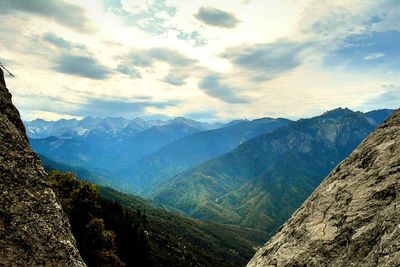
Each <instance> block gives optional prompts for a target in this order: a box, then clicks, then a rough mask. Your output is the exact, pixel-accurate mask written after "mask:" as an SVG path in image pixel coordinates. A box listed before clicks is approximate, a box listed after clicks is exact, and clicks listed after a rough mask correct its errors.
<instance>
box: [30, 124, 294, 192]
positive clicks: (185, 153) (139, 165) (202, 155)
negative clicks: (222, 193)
mask: <svg viewBox="0 0 400 267" xmlns="http://www.w3.org/2000/svg"><path fill="white" fill-rule="evenodd" d="M114 120H115V121H114ZM135 121H137V120H135ZM38 122H39V123H40V126H39V125H38ZM65 122H66V124H65V125H66V126H65V127H60V124H64V123H65ZM77 122H79V123H80V124H79V125H80V126H77V125H76V123H77ZM89 122H90V123H89ZM141 122H142V123H141V125H143V124H144V123H143V121H141ZM71 123H74V126H71V127H69V126H68V125H70V124H71ZM157 123H158V125H156V126H151V127H149V128H143V129H142V130H141V131H139V130H138V129H137V130H136V131H135V132H133V131H132V130H131V129H132V127H129V125H132V122H131V123H127V120H124V119H122V118H115V119H112V118H107V119H91V118H86V119H83V120H82V121H76V120H69V121H66V120H62V121H61V123H60V121H55V122H47V121H42V120H35V121H32V122H26V123H25V124H26V127H27V132H36V133H39V132H40V136H45V138H32V136H33V135H31V138H30V141H31V145H32V147H33V149H34V150H35V151H36V152H38V153H39V154H41V155H42V156H45V157H47V158H48V159H51V160H54V161H56V162H60V163H65V164H68V165H71V166H75V167H83V168H85V169H87V170H90V171H92V172H94V173H97V174H99V175H101V176H106V177H108V179H109V180H110V181H109V183H108V184H105V185H109V184H114V185H116V187H117V188H118V189H120V190H123V191H126V192H135V193H140V194H142V195H150V194H151V192H153V191H154V189H155V188H157V187H158V186H159V185H163V184H165V183H167V182H169V181H170V180H171V179H172V177H173V176H174V175H175V174H177V173H178V172H179V171H183V170H186V169H187V168H189V167H191V166H194V165H195V164H198V163H201V162H203V161H206V160H209V159H211V158H213V157H216V156H219V155H221V154H223V153H225V152H228V151H230V150H231V149H233V148H235V147H236V146H238V145H240V144H241V143H242V142H244V141H247V140H249V139H250V138H252V137H254V136H257V135H259V134H262V133H266V132H269V131H272V130H274V129H277V128H279V127H282V126H285V125H287V124H288V123H290V120H287V119H280V118H279V119H272V118H263V119H258V120H253V121H247V120H240V121H235V122H231V123H229V124H227V125H226V126H223V127H220V128H218V129H211V130H210V128H215V127H217V126H221V125H220V124H208V123H202V122H196V121H193V120H189V119H185V118H176V119H173V120H170V121H168V122H167V123H164V124H161V123H160V122H159V121H158V122H157ZM53 124H54V126H52V125H53ZM82 125H85V127H86V128H83V126H82ZM105 125H108V126H107V127H106V126H105ZM110 125H114V128H112V127H111V126H110ZM124 125H125V126H124ZM117 126H118V127H117ZM32 127H33V128H32ZM37 129H40V131H38V130H37ZM46 129H48V131H46ZM83 129H85V130H83ZM83 132H84V133H85V134H81V133H83ZM127 132H129V134H127ZM71 133H73V134H71ZM51 134H53V135H55V136H53V135H51ZM49 135H50V136H49ZM34 136H39V135H38V134H36V135H34ZM118 185H120V186H118Z"/></svg>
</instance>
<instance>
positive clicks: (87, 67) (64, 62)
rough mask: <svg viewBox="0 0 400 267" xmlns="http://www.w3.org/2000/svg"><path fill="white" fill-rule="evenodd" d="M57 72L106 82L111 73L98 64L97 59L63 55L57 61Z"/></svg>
mask: <svg viewBox="0 0 400 267" xmlns="http://www.w3.org/2000/svg"><path fill="white" fill-rule="evenodd" d="M54 69H55V70H57V71H59V72H62V73H67V74H71V75H75V76H81V77H86V78H91V79H95V80H104V79H106V78H107V77H108V75H109V74H110V73H111V71H110V70H109V69H108V68H107V67H106V66H103V65H101V64H100V63H99V62H97V60H96V59H93V58H91V57H87V56H72V55H67V54H63V55H61V56H59V57H58V58H57V59H56V66H55V67H54Z"/></svg>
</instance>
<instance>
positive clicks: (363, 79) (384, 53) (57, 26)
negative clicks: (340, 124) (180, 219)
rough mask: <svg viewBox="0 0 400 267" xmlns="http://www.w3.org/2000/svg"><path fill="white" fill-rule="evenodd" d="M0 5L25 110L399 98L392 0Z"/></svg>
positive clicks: (171, 111)
mask: <svg viewBox="0 0 400 267" xmlns="http://www.w3.org/2000/svg"><path fill="white" fill-rule="evenodd" d="M0 9H1V10H2V12H1V14H0V18H1V19H2V24H1V25H0V35H1V36H2V38H1V39H0V47H1V50H0V62H2V63H3V64H6V65H7V67H9V68H10V69H11V70H12V72H13V73H14V74H15V75H16V78H14V79H10V78H7V77H6V78H7V84H8V87H9V88H10V90H11V92H12V93H13V94H14V96H15V97H14V101H15V103H16V105H17V107H18V108H19V109H20V111H21V113H22V116H23V117H24V118H29V119H32V118H35V117H43V118H46V119H49V118H50V119H51V118H54V119H56V118H60V117H66V118H67V117H68V118H70V117H78V118H81V117H83V116H89V115H90V116H107V115H108V116H114V115H115V116H143V117H146V116H147V117H149V116H150V117H155V116H158V117H162V116H165V117H174V116H189V117H191V118H198V119H202V120H213V121H214V120H223V121H227V120H230V119H236V118H243V117H246V118H249V119H252V118H257V117H265V116H281V117H290V118H300V117H307V116H311V115H316V114H318V113H319V112H323V111H326V110H327V109H330V108H335V107H337V106H346V107H349V108H352V109H362V110H364V111H365V110H369V109H377V108H386V107H389V108H394V107H395V106H396V105H398V104H396V103H398V92H399V87H398V86H396V85H398V84H400V76H399V75H398V73H399V67H400V63H399V62H400V47H399V46H398V43H399V42H400V17H399V16H398V14H399V12H400V5H398V3H397V1H394V0H380V1H362V0H355V1H347V0H338V1H318V0H301V1H295V0H282V1H263V0H252V1H228V0H221V1H211V0H204V1H201V2H200V1H180V0H146V1H135V0H103V1H79V0H54V1H11V0H10V1H8V0H4V1H0ZM389 85H393V86H391V87H388V86H389ZM385 86H386V87H385ZM30 95H32V97H28V96H30ZM396 101H397V102H396ZM118 108H119V110H118Z"/></svg>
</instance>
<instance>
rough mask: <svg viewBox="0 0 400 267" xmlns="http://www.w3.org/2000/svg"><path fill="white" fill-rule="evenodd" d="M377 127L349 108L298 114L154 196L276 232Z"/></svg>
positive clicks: (195, 212)
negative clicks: (298, 117) (308, 116)
mask: <svg viewBox="0 0 400 267" xmlns="http://www.w3.org/2000/svg"><path fill="white" fill-rule="evenodd" d="M375 127H376V124H374V123H371V122H370V121H369V120H368V118H367V117H366V116H365V115H364V114H362V113H360V112H352V111H351V110H348V109H337V110H333V111H330V112H327V113H325V114H323V115H322V116H318V117H315V118H311V119H303V120H299V121H297V122H294V123H292V124H290V125H288V126H286V127H283V128H279V129H277V130H275V131H274V132H272V133H267V134H264V135H261V136H258V137H255V138H253V139H251V140H249V141H248V142H246V143H244V144H242V145H241V146H239V147H238V148H236V149H235V150H233V151H231V152H229V153H227V154H224V155H222V156H221V157H218V158H216V159H213V160H210V161H207V162H205V163H203V164H201V165H198V166H196V167H194V168H192V169H190V170H188V171H185V172H183V173H181V174H179V175H178V176H177V177H176V180H175V181H173V182H172V183H170V184H168V185H167V186H165V187H163V188H161V189H160V190H159V193H158V195H156V197H155V201H157V202H158V203H160V204H163V205H166V206H169V207H173V208H174V209H176V210H179V211H181V212H183V213H185V214H186V215H188V216H190V217H192V218H196V219H201V220H207V221H214V222H220V223H225V224H235V225H241V226H246V227H252V228H257V229H261V230H263V231H266V232H267V233H270V234H272V233H273V232H274V231H275V230H276V229H277V228H278V227H279V226H280V225H281V224H283V223H284V222H285V221H286V220H287V219H288V218H289V217H290V216H291V214H292V213H293V212H294V211H295V210H296V209H297V208H298V207H299V206H300V205H301V203H302V202H303V201H304V200H305V199H306V198H307V197H308V196H309V195H310V193H311V192H312V191H313V190H314V189H315V188H316V187H317V186H318V185H319V183H320V182H321V181H322V179H323V178H324V177H325V176H326V175H327V174H328V173H329V172H330V170H332V168H333V167H335V166H336V165H337V164H338V163H339V162H340V161H341V160H343V159H344V158H345V157H346V156H347V155H348V154H350V153H351V151H352V150H353V149H354V148H355V147H356V146H357V145H358V144H359V143H360V142H361V141H362V140H363V139H364V138H365V137H366V136H367V135H368V134H369V133H370V132H371V131H372V130H373V129H374V128H375Z"/></svg>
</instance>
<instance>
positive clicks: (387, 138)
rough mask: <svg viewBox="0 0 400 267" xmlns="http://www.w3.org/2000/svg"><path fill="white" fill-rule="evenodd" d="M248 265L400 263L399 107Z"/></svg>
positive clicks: (388, 264)
mask: <svg viewBox="0 0 400 267" xmlns="http://www.w3.org/2000/svg"><path fill="white" fill-rule="evenodd" d="M247 266H249V267H253V266H388V267H389V266H400V110H397V111H396V112H394V114H393V115H392V116H391V117H390V118H389V119H388V120H386V121H385V122H384V123H383V124H382V125H381V126H380V127H379V128H378V129H376V130H375V131H374V132H373V133H372V134H370V135H369V136H368V137H367V138H366V139H365V140H364V142H363V143H362V144H361V145H360V146H359V147H358V148H357V149H355V151H354V152H353V153H352V154H351V155H350V156H349V157H348V158H347V159H346V160H344V161H343V162H342V163H341V164H339V165H338V166H337V167H336V168H335V169H334V170H333V171H332V172H331V173H330V175H329V176H328V177H327V178H326V179H325V180H324V181H323V182H322V184H321V185H320V186H319V187H318V188H317V189H316V191H315V192H314V193H313V194H312V195H311V196H310V197H309V198H308V199H307V200H306V201H305V202H304V204H303V205H302V206H301V207H300V208H299V209H298V210H297V211H296V212H295V213H294V215H293V216H292V217H291V218H290V219H289V220H288V221H287V222H286V223H285V224H284V225H283V226H282V227H281V229H280V230H279V231H278V232H277V233H276V234H275V236H274V237H272V238H271V239H270V240H269V241H268V242H267V243H266V244H265V245H264V247H262V248H261V249H259V250H258V251H257V253H256V255H255V256H254V257H253V259H252V260H251V261H250V262H249V263H248V265H247Z"/></svg>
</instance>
